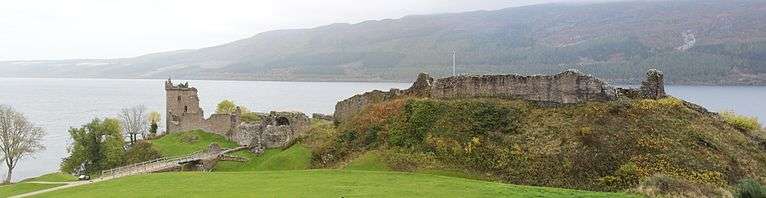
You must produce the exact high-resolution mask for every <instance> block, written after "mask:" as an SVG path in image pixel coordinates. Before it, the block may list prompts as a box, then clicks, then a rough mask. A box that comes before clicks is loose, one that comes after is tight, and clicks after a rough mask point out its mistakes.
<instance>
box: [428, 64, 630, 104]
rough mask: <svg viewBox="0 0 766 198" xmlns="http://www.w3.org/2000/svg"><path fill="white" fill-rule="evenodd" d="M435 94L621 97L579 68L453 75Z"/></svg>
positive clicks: (574, 99) (560, 99) (564, 99)
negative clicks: (545, 72) (539, 72)
mask: <svg viewBox="0 0 766 198" xmlns="http://www.w3.org/2000/svg"><path fill="white" fill-rule="evenodd" d="M431 94H432V95H431V97H433V98H439V99H449V98H479V97H493V98H513V99H524V100H530V101H540V102H552V103H562V104H569V103H580V102H585V101H607V100H613V99H615V98H617V92H616V91H615V89H614V88H613V87H611V86H609V84H607V83H605V82H603V81H601V80H599V79H597V78H594V77H592V76H590V75H585V74H583V73H580V72H578V71H576V70H567V71H565V72H562V73H560V74H556V75H552V76H543V75H535V76H522V75H515V74H511V75H484V76H453V77H447V78H442V79H438V80H436V81H435V82H434V86H433V88H432V90H431Z"/></svg>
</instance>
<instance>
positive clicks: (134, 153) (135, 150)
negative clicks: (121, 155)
mask: <svg viewBox="0 0 766 198" xmlns="http://www.w3.org/2000/svg"><path fill="white" fill-rule="evenodd" d="M161 157H162V154H160V152H159V151H157V150H156V149H154V148H153V147H152V143H149V142H147V141H138V142H136V143H134V144H133V145H131V146H130V148H129V149H128V151H127V152H125V162H126V164H133V163H139V162H145V161H149V160H153V159H157V158H161Z"/></svg>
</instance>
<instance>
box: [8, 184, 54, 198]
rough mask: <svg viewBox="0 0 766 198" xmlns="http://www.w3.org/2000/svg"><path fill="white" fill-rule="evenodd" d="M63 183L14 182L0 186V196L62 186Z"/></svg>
mask: <svg viewBox="0 0 766 198" xmlns="http://www.w3.org/2000/svg"><path fill="white" fill-rule="evenodd" d="M63 185H64V184H30V183H15V184H10V185H4V186H0V197H10V196H13V195H20V194H24V193H28V192H32V191H38V190H43V189H48V188H53V187H57V186H63Z"/></svg>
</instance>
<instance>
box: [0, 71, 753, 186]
mask: <svg viewBox="0 0 766 198" xmlns="http://www.w3.org/2000/svg"><path fill="white" fill-rule="evenodd" d="M178 82H182V81H176V83H178ZM189 83H190V85H191V86H194V87H197V89H198V90H199V98H200V101H201V106H202V108H203V110H204V111H205V112H206V116H209V115H210V113H211V112H214V111H215V105H216V104H217V103H218V102H220V101H221V100H224V99H231V100H233V101H234V102H235V103H237V104H239V105H242V106H246V107H248V108H249V109H250V110H253V111H259V112H268V111H272V110H277V111H301V112H304V113H306V114H307V115H309V116H310V114H311V113H325V114H331V113H332V112H333V108H334V106H335V103H336V102H337V101H339V100H342V99H345V98H348V97H351V96H353V95H354V94H358V93H362V92H365V91H370V90H374V89H378V90H388V89H390V88H407V87H409V86H410V84H409V83H356V82H270V81H206V80H191V81H189ZM667 91H668V92H669V93H670V94H671V95H674V96H676V97H679V98H682V99H685V100H688V101H691V102H695V103H697V104H700V105H703V106H705V107H707V108H708V109H710V110H712V111H723V110H733V111H736V112H737V113H739V114H745V115H751V116H757V117H759V118H760V119H761V122H762V123H764V122H766V105H764V104H766V103H764V102H763V100H764V98H766V87H712V86H668V87H667ZM0 104H3V105H10V106H12V107H13V108H15V109H16V110H17V111H20V112H22V113H24V114H25V115H26V117H27V118H28V119H30V120H31V121H33V122H34V123H36V124H37V125H38V126H40V127H43V128H44V129H45V130H46V131H47V132H48V135H47V136H46V137H45V140H44V144H45V146H46V147H47V149H46V150H45V151H43V152H41V153H39V154H37V155H35V156H34V158H30V159H26V160H23V161H22V162H20V164H19V165H18V166H17V167H16V169H15V170H14V175H13V178H14V180H19V179H23V178H28V177H34V176H37V175H40V174H44V173H48V172H54V171H56V170H58V164H59V162H60V161H61V158H63V157H65V156H66V152H67V151H66V148H67V145H69V144H70V143H71V141H70V140H69V137H68V136H69V134H68V133H67V129H69V128H70V127H79V126H81V125H82V124H85V123H86V122H89V121H90V120H92V119H94V118H103V117H115V116H116V115H117V113H118V112H119V111H120V109H121V108H127V107H131V106H135V105H139V104H143V105H145V106H146V107H147V108H148V109H149V110H150V111H158V112H160V113H164V111H165V90H164V80H145V79H144V80H136V79H31V78H0ZM163 117H164V115H163ZM163 123H164V121H163ZM161 130H164V129H163V128H162V126H161ZM5 171H6V170H5V167H4V166H0V174H5Z"/></svg>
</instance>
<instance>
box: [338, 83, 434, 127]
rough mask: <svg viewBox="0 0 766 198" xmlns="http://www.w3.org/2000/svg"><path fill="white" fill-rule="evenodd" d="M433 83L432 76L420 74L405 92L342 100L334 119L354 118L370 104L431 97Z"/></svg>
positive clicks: (375, 92) (367, 95) (389, 92)
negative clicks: (406, 98) (403, 98)
mask: <svg viewBox="0 0 766 198" xmlns="http://www.w3.org/2000/svg"><path fill="white" fill-rule="evenodd" d="M433 82H434V79H433V78H432V77H431V76H429V75H428V74H424V73H421V74H418V78H417V80H415V82H414V83H412V86H411V87H410V88H408V89H405V90H399V89H391V90H389V91H379V90H373V91H370V92H366V93H363V94H359V95H354V96H352V97H351V98H348V99H345V100H342V101H340V102H338V103H337V104H335V112H334V113H333V118H335V121H336V122H337V121H339V120H346V119H348V118H350V117H351V116H353V114H354V113H357V112H359V111H360V110H361V109H362V108H364V107H365V106H367V105H369V104H375V103H379V102H384V101H388V100H393V99H397V98H400V97H402V96H412V97H429V96H431V88H432V87H433Z"/></svg>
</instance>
